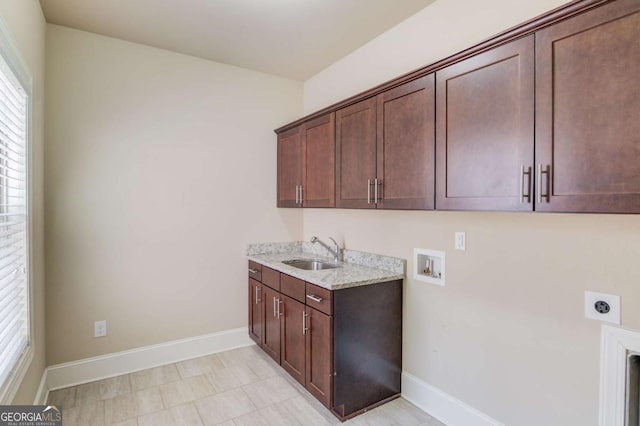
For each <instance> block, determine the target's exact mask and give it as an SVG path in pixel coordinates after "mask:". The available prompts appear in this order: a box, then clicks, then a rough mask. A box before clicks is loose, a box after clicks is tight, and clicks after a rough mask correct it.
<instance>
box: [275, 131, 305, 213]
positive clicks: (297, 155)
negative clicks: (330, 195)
mask: <svg viewBox="0 0 640 426" xmlns="http://www.w3.org/2000/svg"><path fill="white" fill-rule="evenodd" d="M302 129H303V127H302V126H298V127H295V128H293V129H290V130H287V131H286V132H283V133H280V134H279V135H278V207H302V203H301V202H300V186H302Z"/></svg>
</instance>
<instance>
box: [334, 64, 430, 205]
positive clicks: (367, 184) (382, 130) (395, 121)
mask: <svg viewBox="0 0 640 426" xmlns="http://www.w3.org/2000/svg"><path fill="white" fill-rule="evenodd" d="M434 99H435V82H434V76H433V74H430V75H427V76H424V77H422V78H419V79H417V80H414V81H411V82H409V83H406V84H403V85H402V86H399V87H397V88H394V89H391V90H388V91H386V92H384V93H381V94H379V95H378V96H376V97H375V98H371V99H367V100H365V101H362V102H359V103H357V104H354V105H351V106H349V107H347V108H344V109H341V110H339V111H338V112H337V113H336V146H337V149H336V161H337V165H338V166H337V171H336V177H337V181H336V196H337V201H336V205H337V206H338V207H346V208H388V209H433V207H434V191H433V186H434V122H435V101H434Z"/></svg>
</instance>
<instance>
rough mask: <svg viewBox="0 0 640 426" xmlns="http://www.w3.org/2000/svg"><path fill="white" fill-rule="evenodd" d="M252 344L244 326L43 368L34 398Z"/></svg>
mask: <svg viewBox="0 0 640 426" xmlns="http://www.w3.org/2000/svg"><path fill="white" fill-rule="evenodd" d="M252 344H254V343H253V341H252V340H251V339H250V338H249V334H248V329H247V327H240V328H236V329H232V330H226V331H221V332H218V333H212V334H206V335H202V336H196V337H190V338H187V339H180V340H174V341H171V342H165V343H160V344H157V345H151V346H144V347H141V348H136V349H130V350H127V351H122V352H115V353H111V354H107V355H101V356H97V357H93V358H85V359H81V360H78V361H72V362H67V363H64V364H57V365H52V366H50V367H47V368H46V369H45V372H44V374H43V379H42V381H41V387H42V388H43V391H41V390H40V389H38V394H39V396H38V395H37V396H36V397H37V398H41V397H42V394H44V393H45V392H44V389H46V393H47V394H48V391H50V390H56V389H62V388H66V387H69V386H76V385H80V384H83V383H88V382H93V381H96V380H101V379H106V378H109V377H115V376H119V375H121V374H127V373H133V372H135V371H140V370H145V369H147V368H153V367H158V366H160V365H165V364H171V363H173V362H178V361H184V360H186V359H191V358H197V357H200V356H205V355H209V354H213V353H216V352H223V351H227V350H230V349H235V348H239V347H243V346H250V345H252Z"/></svg>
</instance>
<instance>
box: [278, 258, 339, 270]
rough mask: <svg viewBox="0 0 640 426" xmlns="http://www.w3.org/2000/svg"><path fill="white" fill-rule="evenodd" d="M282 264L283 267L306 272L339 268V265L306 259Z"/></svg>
mask: <svg viewBox="0 0 640 426" xmlns="http://www.w3.org/2000/svg"><path fill="white" fill-rule="evenodd" d="M282 263H284V264H285V265H289V266H293V267H294V268H298V269H305V270H307V271H320V270H322V269H334V268H339V267H340V265H334V264H332V263H326V262H322V261H320V260H308V259H293V260H285V261H283V262H282Z"/></svg>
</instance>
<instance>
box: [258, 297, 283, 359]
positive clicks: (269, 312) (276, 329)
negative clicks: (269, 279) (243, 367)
mask: <svg viewBox="0 0 640 426" xmlns="http://www.w3.org/2000/svg"><path fill="white" fill-rule="evenodd" d="M262 289H263V291H264V297H263V298H262V302H263V304H262V309H263V312H264V334H263V336H262V349H263V350H264V351H265V352H266V353H267V354H268V355H269V356H270V357H271V358H273V359H274V361H275V362H277V363H278V364H280V315H279V314H278V312H279V305H280V299H281V297H282V296H280V293H278V292H277V291H274V290H272V289H270V288H269V287H267V286H263V287H262Z"/></svg>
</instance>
